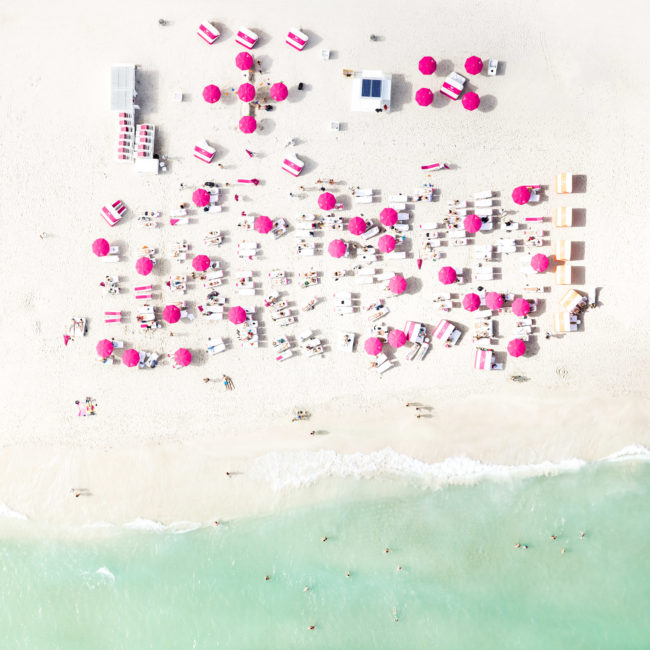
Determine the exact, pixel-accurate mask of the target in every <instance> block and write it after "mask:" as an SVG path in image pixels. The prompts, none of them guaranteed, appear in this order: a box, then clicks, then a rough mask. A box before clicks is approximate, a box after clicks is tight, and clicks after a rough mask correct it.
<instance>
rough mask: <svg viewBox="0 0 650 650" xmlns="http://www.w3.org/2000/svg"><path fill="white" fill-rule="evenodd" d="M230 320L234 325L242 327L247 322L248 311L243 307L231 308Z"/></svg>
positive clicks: (229, 312) (229, 311)
mask: <svg viewBox="0 0 650 650" xmlns="http://www.w3.org/2000/svg"><path fill="white" fill-rule="evenodd" d="M228 320H229V321H230V322H231V323H232V324H233V325H241V324H242V323H243V322H244V321H245V320H246V311H245V310H244V308H243V307H231V308H230V309H229V310H228Z"/></svg>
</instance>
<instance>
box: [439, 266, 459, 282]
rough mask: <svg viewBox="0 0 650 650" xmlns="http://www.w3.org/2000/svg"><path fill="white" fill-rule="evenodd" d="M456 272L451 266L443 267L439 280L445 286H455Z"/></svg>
mask: <svg viewBox="0 0 650 650" xmlns="http://www.w3.org/2000/svg"><path fill="white" fill-rule="evenodd" d="M456 278H457V276H456V270H455V269H454V268H452V267H451V266H443V267H442V268H441V269H440V270H439V271H438V280H440V282H442V283H443V284H453V283H454V282H456Z"/></svg>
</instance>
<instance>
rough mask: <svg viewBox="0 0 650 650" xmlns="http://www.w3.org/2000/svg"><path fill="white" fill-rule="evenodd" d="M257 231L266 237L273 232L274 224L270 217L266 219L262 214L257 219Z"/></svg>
mask: <svg viewBox="0 0 650 650" xmlns="http://www.w3.org/2000/svg"><path fill="white" fill-rule="evenodd" d="M255 230H257V232H259V233H261V234H262V235H266V233H267V232H271V230H273V222H272V221H271V219H269V217H265V216H264V215H263V214H261V215H260V216H259V217H257V219H255Z"/></svg>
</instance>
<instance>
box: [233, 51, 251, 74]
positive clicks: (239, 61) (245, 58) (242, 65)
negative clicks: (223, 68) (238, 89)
mask: <svg viewBox="0 0 650 650" xmlns="http://www.w3.org/2000/svg"><path fill="white" fill-rule="evenodd" d="M235 65H236V66H237V67H238V68H239V69H240V70H250V69H251V68H252V67H253V57H252V56H251V55H250V54H249V53H248V52H240V53H239V54H238V55H237V56H236V57H235Z"/></svg>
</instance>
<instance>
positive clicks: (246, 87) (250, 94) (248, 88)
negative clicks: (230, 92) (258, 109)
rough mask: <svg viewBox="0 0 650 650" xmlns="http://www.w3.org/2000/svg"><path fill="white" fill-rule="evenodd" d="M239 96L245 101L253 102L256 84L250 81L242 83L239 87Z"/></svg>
mask: <svg viewBox="0 0 650 650" xmlns="http://www.w3.org/2000/svg"><path fill="white" fill-rule="evenodd" d="M237 96H238V97H239V99H241V100H242V101H243V102H252V101H253V100H254V99H255V86H253V84H249V83H248V82H247V83H244V84H242V85H241V86H239V88H237Z"/></svg>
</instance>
